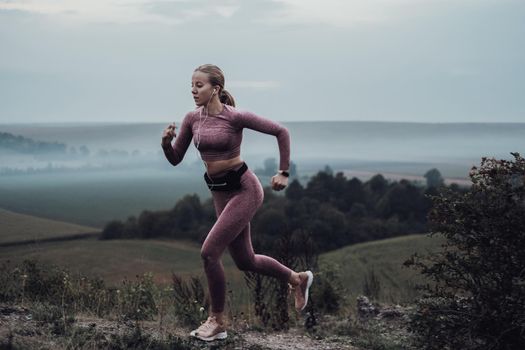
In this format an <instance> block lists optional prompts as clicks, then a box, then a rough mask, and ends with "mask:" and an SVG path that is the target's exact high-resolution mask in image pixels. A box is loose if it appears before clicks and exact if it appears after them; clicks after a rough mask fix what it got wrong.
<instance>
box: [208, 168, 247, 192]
mask: <svg viewBox="0 0 525 350" xmlns="http://www.w3.org/2000/svg"><path fill="white" fill-rule="evenodd" d="M246 170H248V165H246V162H243V163H242V166H241V167H240V168H239V169H237V170H230V171H228V172H227V173H226V174H225V175H224V176H221V177H216V178H213V180H212V179H210V177H209V176H208V172H205V173H204V180H205V181H206V184H207V185H208V188H209V189H210V190H211V191H232V190H238V189H240V188H241V175H242V174H244V172H245V171H246Z"/></svg>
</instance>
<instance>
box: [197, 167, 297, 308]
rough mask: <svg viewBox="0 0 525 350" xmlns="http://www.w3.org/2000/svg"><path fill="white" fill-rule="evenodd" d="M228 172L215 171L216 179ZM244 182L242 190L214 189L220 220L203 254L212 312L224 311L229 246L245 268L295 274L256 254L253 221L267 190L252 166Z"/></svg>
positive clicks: (286, 275)
mask: <svg viewBox="0 0 525 350" xmlns="http://www.w3.org/2000/svg"><path fill="white" fill-rule="evenodd" d="M240 167H241V166H240V165H239V166H237V167H236V168H235V170H236V169H238V168H240ZM225 173H226V171H224V172H221V173H220V174H215V175H214V176H212V179H213V178H214V177H215V178H216V177H219V176H222V175H224V174H225ZM241 185H242V187H241V189H239V190H234V191H211V194H212V198H213V204H214V206H215V213H216V215H217V221H216V222H215V224H214V225H213V227H212V228H211V230H210V232H209V233H208V236H207V237H206V240H205V241H204V243H203V244H202V248H201V257H202V259H203V261H204V270H205V272H206V277H207V279H208V290H209V293H210V298H211V310H212V312H217V313H218V312H222V311H224V302H225V294H226V283H225V278H224V268H223V265H222V261H221V255H222V253H223V252H224V250H225V249H226V247H228V250H229V252H230V255H231V257H232V258H233V261H234V262H235V265H237V267H238V268H239V269H240V270H242V271H254V272H258V273H260V274H263V275H267V276H273V277H276V278H279V279H280V280H283V281H288V280H289V278H290V274H291V273H292V270H291V269H289V268H288V267H286V266H284V265H283V264H281V263H280V262H278V261H277V260H275V259H274V258H271V257H269V256H266V255H260V254H255V253H254V251H253V247H252V242H251V236H250V220H251V219H252V218H253V216H254V214H255V212H256V211H257V209H258V208H259V207H260V206H261V204H262V202H263V198H264V192H263V188H262V186H261V183H260V182H259V179H258V178H257V176H256V175H255V174H254V173H253V172H252V170H251V169H249V168H248V170H246V171H245V172H244V174H242V176H241Z"/></svg>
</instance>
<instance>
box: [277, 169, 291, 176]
mask: <svg viewBox="0 0 525 350" xmlns="http://www.w3.org/2000/svg"><path fill="white" fill-rule="evenodd" d="M279 174H281V175H282V176H286V177H289V176H290V173H289V172H287V171H286V170H279Z"/></svg>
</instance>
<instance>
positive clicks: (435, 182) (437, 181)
mask: <svg viewBox="0 0 525 350" xmlns="http://www.w3.org/2000/svg"><path fill="white" fill-rule="evenodd" d="M424 176H425V179H426V180H427V187H440V186H443V184H444V183H445V182H444V180H443V177H442V176H441V173H440V172H439V170H437V169H436V168H433V169H430V170H429V171H427V172H426V173H425V175H424Z"/></svg>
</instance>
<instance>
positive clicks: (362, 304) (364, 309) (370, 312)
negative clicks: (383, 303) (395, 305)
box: [357, 295, 379, 318]
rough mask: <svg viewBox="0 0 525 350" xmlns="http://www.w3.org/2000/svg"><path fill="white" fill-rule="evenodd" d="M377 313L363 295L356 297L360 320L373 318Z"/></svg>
mask: <svg viewBox="0 0 525 350" xmlns="http://www.w3.org/2000/svg"><path fill="white" fill-rule="evenodd" d="M378 313H379V310H378V309H377V308H376V307H375V306H374V305H373V304H372V303H371V302H370V300H368V298H367V297H366V296H364V295H360V296H358V297H357V314H358V315H359V317H360V318H370V317H374V316H376V315H377V314H378Z"/></svg>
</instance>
